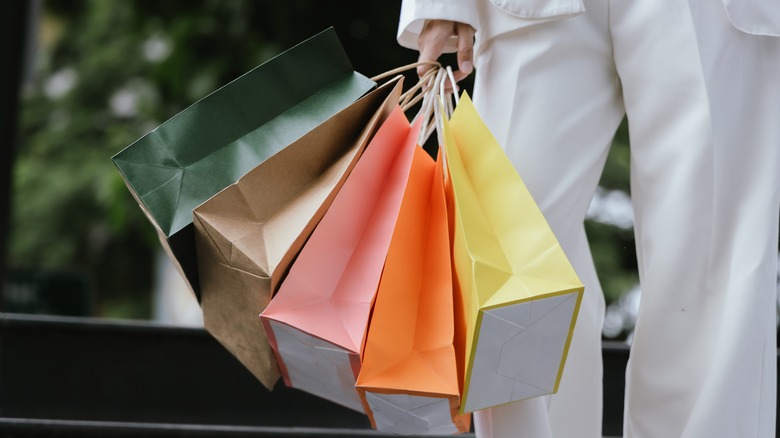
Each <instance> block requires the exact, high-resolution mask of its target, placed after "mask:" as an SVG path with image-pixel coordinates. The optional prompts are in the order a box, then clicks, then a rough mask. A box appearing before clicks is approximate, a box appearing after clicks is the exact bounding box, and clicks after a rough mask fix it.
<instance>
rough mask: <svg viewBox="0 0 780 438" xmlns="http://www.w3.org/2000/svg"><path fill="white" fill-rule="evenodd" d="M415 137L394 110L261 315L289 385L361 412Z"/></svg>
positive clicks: (415, 130)
mask: <svg viewBox="0 0 780 438" xmlns="http://www.w3.org/2000/svg"><path fill="white" fill-rule="evenodd" d="M418 132H419V124H417V125H414V126H412V125H410V124H409V122H408V120H407V119H406V116H405V115H404V114H403V111H402V110H401V108H400V107H399V106H396V107H395V109H394V110H393V112H392V113H391V114H390V116H389V117H388V118H387V120H385V122H384V123H383V124H382V126H381V127H380V128H379V131H377V133H376V135H375V136H374V138H373V139H372V140H371V142H370V143H369V145H368V147H367V148H366V150H365V152H364V153H363V155H362V157H361V158H360V160H359V161H358V163H357V164H356V165H355V168H354V169H353V171H352V173H351V174H350V175H349V177H348V178H347V180H346V182H345V183H344V185H343V186H342V188H341V190H340V191H339V193H338V194H337V195H336V198H335V199H334V200H333V203H332V204H331V206H330V208H329V209H328V211H327V212H326V213H325V215H324V216H323V218H322V220H321V221H320V223H319V224H318V225H317V227H316V228H315V230H314V232H313V233H312V235H311V237H310V238H309V240H308V242H307V243H306V244H305V245H304V247H303V249H302V250H301V252H300V254H299V255H298V258H297V259H296V260H295V262H294V263H293V265H292V267H291V268H290V272H289V274H288V275H287V277H286V279H285V280H284V281H283V282H282V284H281V286H280V288H279V292H278V293H277V294H276V296H275V297H274V298H273V299H272V300H271V302H270V304H269V305H268V307H267V308H266V309H265V311H264V312H263V313H262V315H261V319H262V322H263V325H264V327H265V329H266V333H267V334H268V338H269V340H270V342H271V345H272V347H273V348H274V353H275V355H276V358H277V362H278V364H279V368H280V370H281V372H282V377H283V378H284V381H285V383H286V384H287V385H288V386H291V387H295V388H299V389H301V390H304V391H306V392H309V393H312V394H315V395H317V396H320V397H323V398H325V399H328V400H331V401H333V402H335V403H338V404H341V405H343V406H346V407H348V408H351V409H354V410H356V411H360V412H363V411H364V410H363V406H362V404H361V401H360V397H359V396H358V393H357V391H356V389H355V379H356V377H357V373H358V371H359V368H360V356H361V353H362V351H363V344H364V340H365V334H366V330H367V328H368V319H369V315H370V313H371V307H372V304H373V301H374V296H375V295H376V291H377V287H378V285H379V279H380V276H381V273H382V268H383V266H384V262H385V257H386V255H387V249H388V246H389V244H390V238H391V236H392V233H393V229H394V227H395V221H396V218H397V216H398V210H399V208H400V205H401V198H402V196H403V192H404V188H405V187H406V183H407V180H408V178H409V169H410V166H411V162H412V156H413V153H414V150H415V147H416V139H417V135H418Z"/></svg>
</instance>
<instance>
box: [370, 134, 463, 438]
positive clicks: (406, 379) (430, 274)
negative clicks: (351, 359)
mask: <svg viewBox="0 0 780 438" xmlns="http://www.w3.org/2000/svg"><path fill="white" fill-rule="evenodd" d="M454 335H455V321H454V314H453V291H452V270H451V264H450V243H449V233H448V228H447V209H446V205H445V199H444V186H443V180H442V167H441V165H440V164H438V163H437V162H435V161H434V160H433V159H432V158H431V157H430V156H429V155H428V154H427V153H426V152H425V151H423V150H422V148H419V147H418V148H415V155H414V159H413V162H412V169H411V172H410V176H409V183H408V184H407V187H406V191H405V193H404V198H403V201H402V203H401V210H400V212H399V214H398V220H397V222H396V226H395V231H394V232H393V237H392V241H391V242H390V247H389V249H388V253H387V260H386V261H385V268H384V272H383V273H382V279H381V280H380V283H379V290H378V292H377V296H376V301H375V302H374V311H373V313H372V316H371V322H370V324H369V330H368V336H367V338H366V344H365V349H364V352H363V363H362V366H361V368H360V374H359V375H358V379H357V385H356V386H357V389H358V392H359V393H360V395H361V397H362V398H363V400H364V403H365V404H366V407H367V412H368V416H369V418H370V420H371V423H372V425H373V426H374V427H375V428H376V429H377V430H380V431H383V432H389V433H395V434H403V435H411V434H414V435H418V434H452V433H458V432H468V430H469V428H470V423H471V422H470V415H469V414H464V415H459V414H458V408H459V407H460V391H459V387H458V385H459V380H460V379H459V377H458V370H457V366H456V355H455V347H454V344H453V342H454Z"/></svg>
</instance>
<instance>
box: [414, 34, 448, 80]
mask: <svg viewBox="0 0 780 438" xmlns="http://www.w3.org/2000/svg"><path fill="white" fill-rule="evenodd" d="M453 35H455V23H454V22H452V21H444V20H428V21H426V22H425V24H424V25H423V30H422V32H420V36H419V38H418V39H417V45H418V46H419V48H420V56H419V57H418V58H417V60H418V61H436V60H437V59H439V56H441V54H442V52H444V45H445V43H446V42H447V39H448V38H449V37H451V36H453ZM431 68H433V67H432V66H430V65H422V66H420V67H417V75H418V76H420V77H422V75H424V74H425V72H426V71H428V70H430V69H431Z"/></svg>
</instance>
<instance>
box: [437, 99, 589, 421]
mask: <svg viewBox="0 0 780 438" xmlns="http://www.w3.org/2000/svg"><path fill="white" fill-rule="evenodd" d="M443 119H444V120H442V124H443V128H442V131H443V132H442V134H443V135H442V138H443V140H442V141H443V149H444V151H445V156H446V158H447V169H448V176H449V178H448V194H449V196H450V198H449V202H450V206H449V207H450V214H451V221H452V222H451V223H452V225H451V239H452V257H453V265H454V271H455V276H456V300H455V305H456V307H457V306H460V308H456V312H455V313H456V315H457V316H458V317H459V318H458V319H459V323H460V327H459V330H458V334H457V335H456V342H458V343H459V345H458V351H460V352H461V353H462V355H463V357H461V362H460V363H461V365H462V368H463V371H462V375H463V388H462V391H463V396H462V400H461V408H460V410H461V412H473V411H475V410H478V409H484V408H488V407H491V406H496V405H500V404H504V403H508V402H512V401H517V400H522V399H526V398H531V397H535V396H540V395H545V394H551V393H554V392H556V391H557V389H558V383H559V381H560V377H561V374H562V372H563V365H564V363H565V361H566V354H567V352H568V347H569V343H570V341H571V336H572V332H573V330H574V324H575V321H576V318H577V312H578V310H579V306H580V301H581V300H582V295H583V286H582V283H581V282H580V280H579V278H578V277H577V275H576V273H575V272H574V269H573V268H572V267H571V264H570V263H569V261H568V259H567V258H566V256H565V254H564V253H563V250H562V249H561V247H560V245H559V244H558V241H557V240H556V238H555V236H554V235H553V233H552V231H551V230H550V227H549V225H548V224H547V221H546V220H545V218H544V216H543V215H542V213H541V211H540V210H539V208H538V206H537V205H536V203H535V202H534V200H533V198H532V197H531V195H530V193H528V190H527V189H526V187H525V184H524V183H523V181H522V179H521V178H520V176H519V175H518V174H517V171H516V170H515V169H514V167H513V166H512V164H511V162H510V161H509V159H508V158H507V156H506V154H505V153H504V152H503V150H502V149H501V147H500V146H499V145H498V143H497V142H496V140H495V138H493V136H492V135H491V133H490V132H489V131H488V129H487V127H486V126H485V125H484V123H483V122H482V120H481V119H480V117H479V115H478V114H477V112H476V110H475V108H474V106H473V104H472V102H471V100H470V99H469V98H468V96H467V95H465V94H464V95H463V97H461V99H460V102H459V104H458V105H457V108H456V109H455V111H454V112H453V114H452V117H451V119H450V120H449V121H447V120H446V117H443Z"/></svg>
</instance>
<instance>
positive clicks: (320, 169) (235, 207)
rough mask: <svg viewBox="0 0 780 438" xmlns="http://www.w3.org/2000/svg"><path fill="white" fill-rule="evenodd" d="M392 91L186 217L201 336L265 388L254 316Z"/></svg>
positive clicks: (325, 126)
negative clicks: (206, 336) (192, 234)
mask: <svg viewBox="0 0 780 438" xmlns="http://www.w3.org/2000/svg"><path fill="white" fill-rule="evenodd" d="M401 87H402V81H401V80H400V77H399V78H397V79H396V80H394V81H391V82H388V83H387V84H385V85H383V86H382V87H380V88H378V89H376V90H375V91H373V92H371V93H369V94H368V95H366V96H365V97H363V98H361V99H360V100H358V101H357V102H355V103H354V104H352V105H350V106H348V107H347V108H346V109H344V110H343V111H341V112H339V113H337V114H336V115H335V116H333V117H331V118H330V119H329V120H327V121H325V122H324V123H322V124H321V125H319V126H318V127H316V128H314V129H313V130H312V131H311V132H309V133H308V134H306V135H305V136H303V137H302V138H301V139H299V140H298V141H296V142H294V143H292V144H291V145H290V146H288V147H286V148H285V149H283V150H282V151H280V152H278V153H277V154H275V155H274V156H272V157H271V158H269V159H268V160H266V161H265V162H263V163H262V164H260V165H258V166H257V167H255V168H254V169H252V170H251V171H249V172H248V173H247V174H246V175H245V176H243V177H242V178H240V179H239V180H238V182H236V183H235V184H232V185H230V186H229V187H227V188H226V189H224V190H222V191H221V192H219V193H218V194H216V195H215V196H213V197H212V198H210V199H209V200H208V201H206V202H204V203H203V204H201V205H200V206H199V207H197V208H195V210H194V211H193V215H194V224H195V242H196V252H197V256H198V271H199V273H200V291H201V306H202V308H203V319H204V325H205V327H206V330H208V331H209V332H210V333H211V334H212V335H213V336H214V337H215V338H217V339H218V340H219V341H220V342H221V343H222V344H223V345H224V346H225V347H226V348H227V349H228V350H229V351H230V352H231V353H232V354H233V355H234V356H236V357H237V358H238V359H239V360H240V361H241V362H242V363H243V364H244V365H245V366H246V367H247V368H248V369H249V370H250V371H251V372H252V373H253V374H254V375H255V376H256V377H257V378H258V379H259V380H260V381H261V382H262V383H263V384H264V385H265V386H267V387H268V388H271V387H272V386H273V384H274V383H275V381H276V380H277V378H278V376H279V373H278V368H277V365H276V362H275V360H274V356H273V353H272V351H271V349H270V346H269V344H268V339H267V337H266V334H265V331H264V330H263V326H262V323H261V321H260V319H259V318H258V315H259V313H260V312H261V311H263V309H265V307H266V305H267V304H268V302H269V300H270V299H271V296H272V295H273V293H274V291H275V289H276V288H277V286H278V285H279V282H280V280H281V279H282V277H283V276H284V275H285V273H286V272H287V269H288V267H289V265H290V263H292V261H293V259H294V258H295V256H296V255H297V254H298V252H299V251H300V248H301V246H303V244H304V242H305V241H306V239H307V238H308V237H309V235H310V234H311V232H312V230H313V229H314V227H315V225H316V224H317V222H319V220H320V218H321V217H322V215H323V214H324V213H325V211H326V209H327V208H328V206H329V205H330V203H331V201H332V200H333V198H334V196H335V194H336V192H337V191H338V189H339V188H340V187H341V185H342V184H343V182H344V180H345V178H346V177H347V175H349V173H350V171H351V170H352V168H353V167H354V165H355V163H356V162H357V160H358V158H359V157H360V156H361V154H362V152H363V149H364V148H365V146H366V144H367V143H368V141H369V140H370V139H371V138H372V136H373V135H374V133H375V131H376V129H378V126H379V125H380V124H381V123H382V122H383V121H384V120H385V119H386V118H387V116H388V115H389V114H390V111H391V110H392V108H394V107H395V106H397V102H398V99H399V95H400V92H401Z"/></svg>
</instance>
